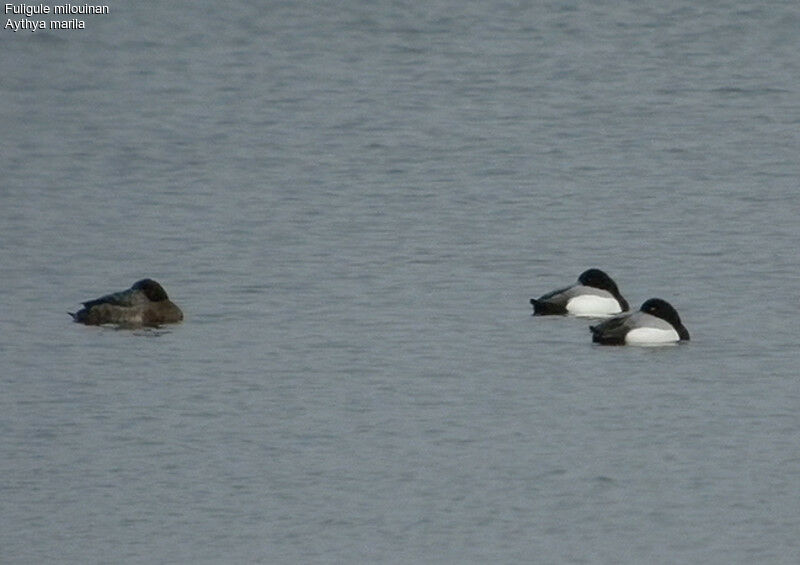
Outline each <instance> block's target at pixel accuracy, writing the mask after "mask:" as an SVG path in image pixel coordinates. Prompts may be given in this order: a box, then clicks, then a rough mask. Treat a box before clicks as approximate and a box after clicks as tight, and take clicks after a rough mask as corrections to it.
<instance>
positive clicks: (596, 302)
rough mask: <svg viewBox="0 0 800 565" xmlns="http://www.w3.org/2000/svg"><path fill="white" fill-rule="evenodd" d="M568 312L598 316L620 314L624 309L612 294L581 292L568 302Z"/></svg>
mask: <svg viewBox="0 0 800 565" xmlns="http://www.w3.org/2000/svg"><path fill="white" fill-rule="evenodd" d="M567 312H569V313H570V314H572V315H573V316H580V317H586V318H597V317H603V316H613V315H614V314H619V313H620V312H622V309H621V308H620V307H619V302H617V299H616V298H614V297H611V296H597V295H596V294H581V295H580V296H575V297H574V298H571V299H570V300H569V302H567Z"/></svg>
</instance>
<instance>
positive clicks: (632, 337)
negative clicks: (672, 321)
mask: <svg viewBox="0 0 800 565" xmlns="http://www.w3.org/2000/svg"><path fill="white" fill-rule="evenodd" d="M680 339H681V338H680V336H679V335H678V332H676V331H675V330H674V329H672V328H670V329H661V328H634V329H632V330H631V331H629V332H628V333H627V334H625V343H627V344H628V345H662V344H665V343H676V342H678V341H680Z"/></svg>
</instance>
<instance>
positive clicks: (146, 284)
mask: <svg viewBox="0 0 800 565" xmlns="http://www.w3.org/2000/svg"><path fill="white" fill-rule="evenodd" d="M131 288H132V289H134V290H141V291H142V292H143V293H144V295H145V296H146V297H147V299H148V300H150V301H151V302H163V301H164V300H169V297H168V296H167V291H165V290H164V287H163V286H161V285H160V284H158V283H157V282H156V281H154V280H153V279H142V280H140V281H136V282H135V283H133V286H132V287H131Z"/></svg>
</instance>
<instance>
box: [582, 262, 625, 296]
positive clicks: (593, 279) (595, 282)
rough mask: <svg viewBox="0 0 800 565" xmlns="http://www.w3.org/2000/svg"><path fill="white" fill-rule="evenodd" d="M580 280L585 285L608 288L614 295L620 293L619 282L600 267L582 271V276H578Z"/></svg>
mask: <svg viewBox="0 0 800 565" xmlns="http://www.w3.org/2000/svg"><path fill="white" fill-rule="evenodd" d="M578 282H579V283H581V284H582V285H583V286H591V287H592V288H600V289H603V290H607V291H608V292H610V293H611V294H613V295H614V296H617V295H618V294H619V289H618V288H617V283H615V282H614V281H613V280H612V279H611V277H609V276H608V275H607V274H605V273H604V272H603V271H601V270H600V269H589V270H587V271H584V272H582V273H581V276H579V277H578Z"/></svg>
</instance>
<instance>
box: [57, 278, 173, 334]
mask: <svg viewBox="0 0 800 565" xmlns="http://www.w3.org/2000/svg"><path fill="white" fill-rule="evenodd" d="M68 314H69V315H70V316H72V319H73V321H75V322H77V323H80V324H86V325H87V326H99V325H103V324H119V325H126V326H160V325H161V324H176V323H178V322H180V321H182V320H183V312H182V311H181V309H180V308H178V306H177V305H176V304H174V303H173V302H171V301H170V299H169V297H168V296H167V292H166V291H165V290H164V287H163V286H161V285H160V284H159V283H157V282H156V281H154V280H153V279H142V280H140V281H136V282H135V283H133V285H131V287H130V288H129V289H127V290H122V291H120V292H114V293H112V294H106V295H105V296H101V297H100V298H96V299H94V300H89V301H87V302H83V308H82V309H80V310H78V311H77V312H68Z"/></svg>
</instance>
